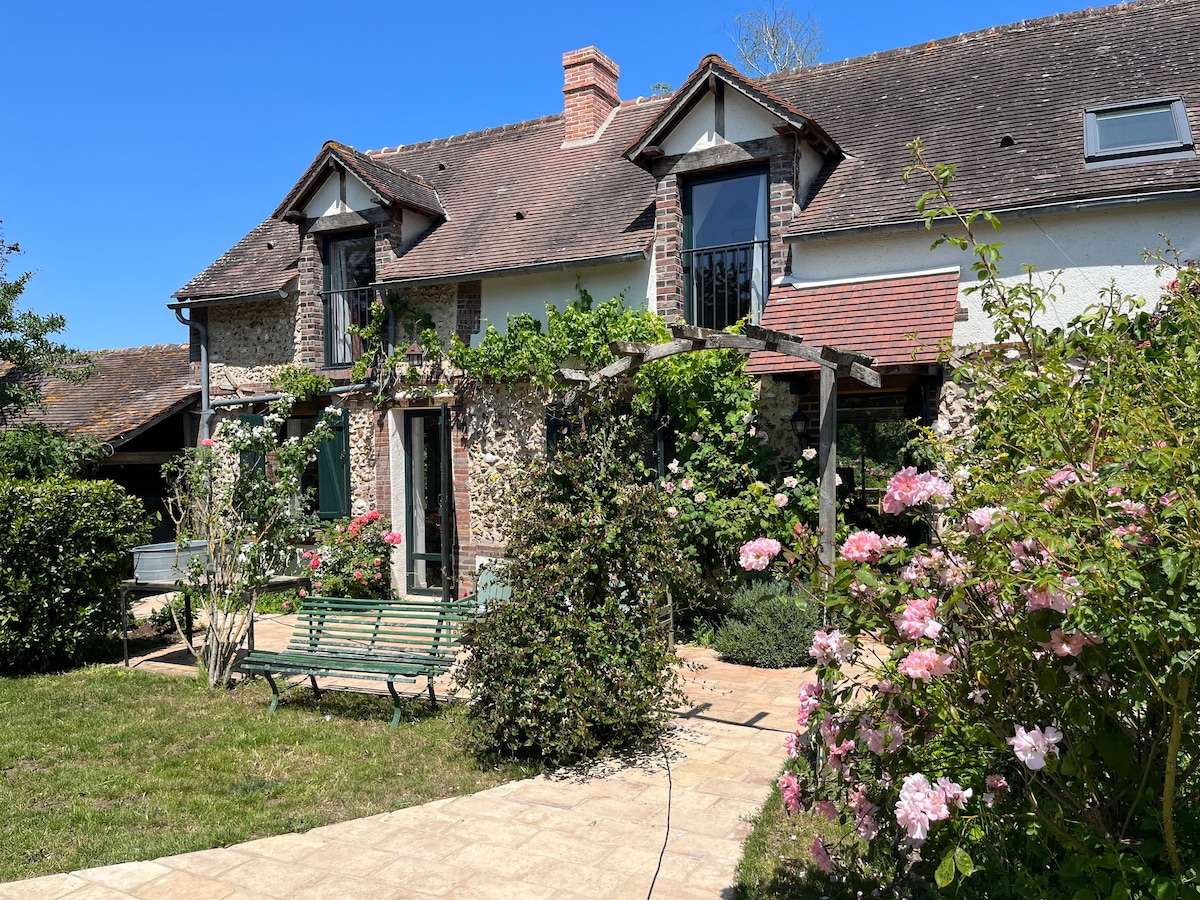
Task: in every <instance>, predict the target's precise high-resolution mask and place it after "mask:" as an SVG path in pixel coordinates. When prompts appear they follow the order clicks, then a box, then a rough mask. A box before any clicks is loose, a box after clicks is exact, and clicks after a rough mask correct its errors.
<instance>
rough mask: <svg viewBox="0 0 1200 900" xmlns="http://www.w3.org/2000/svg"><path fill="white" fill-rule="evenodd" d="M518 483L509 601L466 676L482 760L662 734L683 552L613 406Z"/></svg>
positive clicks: (475, 642)
mask: <svg viewBox="0 0 1200 900" xmlns="http://www.w3.org/2000/svg"><path fill="white" fill-rule="evenodd" d="M582 426H583V427H582V433H581V434H580V435H579V436H577V437H570V438H567V439H565V440H564V441H563V442H562V443H561V444H559V445H558V448H557V451H556V453H555V454H554V456H553V458H551V459H537V460H532V461H530V462H528V463H527V464H526V468H525V469H524V470H523V471H522V472H521V473H520V474H519V475H518V477H517V478H516V479H515V484H514V487H513V489H512V494H511V498H510V499H511V503H510V507H509V508H510V509H511V510H512V511H513V512H512V514H511V517H510V520H509V522H508V523H507V535H508V547H507V550H508V556H509V558H510V559H511V563H510V564H509V566H508V568H507V569H506V571H505V576H504V577H505V580H506V581H507V582H508V583H509V584H510V585H511V587H512V598H511V600H507V601H501V602H488V603H487V605H486V606H485V609H484V612H483V614H482V615H481V617H480V619H479V620H478V622H477V623H476V625H475V627H474V632H473V639H472V652H471V656H470V659H469V660H468V661H467V663H466V665H465V667H464V671H463V673H462V675H461V676H460V678H461V680H462V681H463V683H464V684H465V685H466V686H467V687H469V688H470V690H471V692H472V695H473V698H474V702H473V703H472V706H471V714H470V723H471V739H472V742H473V744H474V746H475V747H476V748H477V749H478V750H480V751H482V752H483V753H485V754H487V753H499V754H502V755H505V756H517V757H521V756H525V757H536V758H541V759H544V760H546V761H548V762H552V763H565V762H572V761H575V760H579V759H585V758H590V757H595V756H598V755H601V754H602V753H604V752H606V751H608V750H612V749H616V748H620V747H626V746H633V745H639V744H644V743H646V742H647V741H650V740H653V739H654V738H655V737H656V736H657V735H658V733H659V732H660V730H661V728H662V726H663V724H664V723H665V721H666V718H667V710H668V708H669V704H670V703H671V701H672V700H674V699H676V697H677V691H676V682H675V670H674V665H673V664H674V661H675V658H674V654H673V653H672V652H671V649H670V647H669V646H668V642H667V637H666V633H665V629H664V628H663V626H662V623H661V621H660V614H661V610H662V606H663V602H664V599H665V596H666V591H667V584H668V580H669V579H671V578H677V577H679V575H680V574H681V573H680V569H681V566H682V559H683V557H682V554H681V553H680V552H679V550H678V547H677V546H676V543H675V531H674V529H673V528H672V527H671V520H670V518H669V517H668V516H667V514H666V510H665V507H666V502H665V499H664V497H663V495H662V493H661V492H660V491H658V490H657V488H656V487H655V486H654V484H653V481H652V478H653V474H652V473H650V472H648V471H647V470H646V467H645V463H644V458H643V454H644V442H643V440H642V438H643V435H642V433H641V432H640V431H639V430H638V428H637V426H636V423H635V422H633V421H632V420H630V419H629V418H622V417H619V416H615V415H613V414H612V412H611V410H610V409H604V410H596V411H593V412H591V413H589V414H588V415H587V416H586V417H585V418H584V422H583V423H582Z"/></svg>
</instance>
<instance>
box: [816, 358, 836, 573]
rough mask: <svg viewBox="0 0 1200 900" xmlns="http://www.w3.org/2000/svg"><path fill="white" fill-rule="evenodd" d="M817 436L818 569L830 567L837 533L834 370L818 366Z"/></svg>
mask: <svg viewBox="0 0 1200 900" xmlns="http://www.w3.org/2000/svg"><path fill="white" fill-rule="evenodd" d="M820 404H821V406H820V437H819V443H818V446H817V471H818V472H819V473H820V481H819V485H820V487H819V494H818V520H817V521H818V526H819V528H820V545H819V546H820V553H819V556H820V559H821V567H822V568H823V569H824V570H825V572H826V573H828V572H830V571H831V570H832V568H833V553H834V546H835V543H836V537H837V535H836V532H837V370H836V369H830V368H827V367H825V366H822V367H821V393H820Z"/></svg>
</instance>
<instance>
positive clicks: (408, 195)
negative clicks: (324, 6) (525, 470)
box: [170, 0, 1200, 593]
mask: <svg viewBox="0 0 1200 900" xmlns="http://www.w3.org/2000/svg"><path fill="white" fill-rule="evenodd" d="M1197 38H1200V4H1198V3H1195V2H1187V0H1175V2H1172V0H1142V2H1138V3H1131V4H1122V5H1120V6H1112V7H1107V8H1102V9H1091V10H1085V11H1083V12H1078V13H1069V14H1065V15H1058V16H1053V17H1050V18H1045V19H1040V20H1036V21H1025V22H1018V23H1015V24H1012V25H1009V26H1005V27H1000V28H994V29H989V30H987V31H981V32H976V33H973V34H967V35H961V36H958V37H952V38H947V39H943V40H933V41H930V42H929V43H927V44H922V45H919V46H914V47H908V48H905V49H900V50H893V51H889V52H886V53H880V54H875V55H872V56H868V57H862V58H858V59H850V60H846V61H843V62H836V63H827V64H822V65H819V66H815V67H813V68H809V69H804V70H800V71H796V72H790V73H786V74H779V75H774V76H770V77H767V78H762V79H754V80H752V79H747V78H746V77H744V76H743V75H741V74H739V73H738V72H737V71H736V70H734V69H733V68H732V67H730V66H729V65H728V64H727V63H725V62H724V61H723V60H722V59H721V58H720V57H719V56H715V55H710V56H707V57H705V58H704V59H702V60H701V61H700V64H699V66H698V68H697V69H696V70H695V71H694V72H693V73H692V74H691V76H690V77H689V78H688V79H687V82H686V83H685V84H684V85H683V86H682V87H680V88H679V89H678V90H677V91H675V92H674V93H673V94H671V95H670V96H668V97H661V98H651V99H640V98H639V99H637V100H624V101H622V100H621V99H620V96H619V93H618V86H617V81H618V72H619V69H618V65H617V63H615V62H614V61H613V60H611V59H609V58H608V57H607V56H605V55H604V54H603V53H602V52H600V51H599V50H597V49H596V48H594V47H588V48H585V49H582V50H576V51H573V52H569V53H566V54H564V56H563V69H564V86H563V94H564V97H565V104H564V108H563V110H562V111H561V112H558V113H556V114H554V115H549V116H546V117H544V118H541V119H537V120H534V121H528V122H521V123H517V124H513V125H507V126H504V127H500V128H494V129H489V130H487V131H481V132H476V133H472V134H465V135H460V136H455V137H449V138H445V139H443V140H435V141H430V142H428V143H422V144H416V145H412V146H400V147H387V148H383V149H379V150H371V151H367V152H360V151H357V150H355V149H353V148H351V147H347V146H344V145H342V144H339V143H335V142H332V141H331V142H329V143H326V144H325V145H324V146H323V147H322V148H321V149H320V152H319V153H318V154H317V156H316V159H315V160H314V161H313V163H312V165H311V166H309V168H308V170H307V171H305V172H304V173H303V174H302V175H301V177H300V179H299V181H298V182H297V183H296V185H295V187H294V188H293V189H292V190H291V192H290V193H289V194H288V195H287V196H286V197H284V198H283V200H282V202H281V203H280V205H279V207H278V208H277V209H276V210H274V212H272V213H271V214H270V215H269V216H268V217H267V218H266V219H265V220H264V221H263V222H262V223H261V224H260V225H258V226H256V227H255V228H254V229H253V230H252V231H251V232H250V233H249V234H248V235H247V236H246V237H245V238H243V239H242V240H241V241H239V242H238V243H237V244H236V245H235V246H234V247H233V248H231V249H230V250H229V251H228V252H227V253H226V254H225V255H224V256H222V257H221V258H220V259H218V260H217V261H216V262H214V263H213V264H212V265H210V266H209V267H208V268H207V269H205V270H204V271H203V272H201V273H200V274H199V275H197V276H196V277H195V278H194V279H192V280H191V281H190V282H188V283H187V284H186V285H185V286H184V287H183V288H181V289H180V290H179V291H177V292H176V293H175V294H174V302H173V303H171V304H170V305H171V307H172V308H174V309H175V310H176V314H177V316H178V317H179V318H180V319H181V320H182V321H186V322H188V323H190V324H191V334H192V353H193V360H194V361H196V362H197V363H199V364H200V365H201V367H202V369H203V370H204V372H203V374H204V375H205V383H206V389H205V391H204V398H203V400H204V403H203V405H204V408H205V410H206V413H205V416H206V426H207V424H209V423H208V422H207V419H208V418H210V417H211V415H212V414H213V413H214V411H215V412H216V413H217V414H231V413H244V412H247V411H251V412H252V411H253V410H254V408H255V405H254V401H253V398H254V397H256V396H263V395H267V394H269V393H270V388H269V381H270V377H271V375H272V374H273V373H274V372H276V371H278V370H279V369H280V367H282V366H285V365H289V364H298V365H301V366H305V367H309V368H311V369H312V370H315V371H319V372H322V373H324V374H326V375H327V376H329V377H331V378H332V379H333V380H334V381H335V383H337V384H339V385H342V386H344V387H342V388H335V396H334V398H333V399H334V400H335V401H336V403H337V404H338V405H339V406H343V407H344V408H345V419H344V427H343V429H342V430H341V431H340V432H339V436H338V438H337V439H336V440H335V441H332V442H329V443H328V444H327V445H326V450H327V451H328V452H323V453H322V457H321V459H320V461H319V465H318V466H317V469H316V471H314V473H313V476H312V477H313V481H315V482H316V486H317V489H318V493H319V496H320V511H321V513H322V515H325V516H330V517H332V516H336V515H339V514H346V513H349V512H360V511H363V510H365V509H370V508H375V509H379V510H381V511H383V512H385V513H390V515H391V516H392V519H393V521H394V522H395V523H396V525H397V527H403V530H404V539H405V540H404V550H405V554H406V559H404V560H403V561H402V562H401V563H399V564H398V565H397V572H396V574H397V576H398V578H399V579H400V580H399V584H400V586H401V587H402V588H403V589H405V590H407V591H408V592H415V593H420V592H423V591H427V592H433V591H437V590H440V588H441V585H442V584H443V582H444V581H445V580H446V579H457V580H459V581H460V582H461V583H462V584H463V585H464V586H465V585H467V584H469V583H470V580H471V577H472V573H473V572H474V571H475V568H476V565H477V563H478V561H479V560H480V559H483V558H487V557H491V556H495V555H497V554H498V553H499V552H500V547H499V543H500V538H499V535H498V534H497V533H496V530H495V516H494V512H495V509H496V506H497V504H498V503H499V502H500V498H501V495H502V491H503V485H504V481H505V472H506V470H507V468H508V467H509V466H510V465H511V464H512V461H513V460H514V459H516V458H518V457H519V456H520V455H522V454H527V453H537V452H542V450H543V449H544V447H545V440H546V434H545V424H544V423H545V416H546V401H547V400H548V399H549V398H548V397H547V396H546V395H545V394H544V393H540V392H538V391H534V390H532V389H530V390H520V389H510V388H494V389H485V390H482V391H481V390H475V391H472V392H467V391H462V390H459V384H458V382H457V381H456V379H455V378H454V373H453V372H448V371H446V370H445V369H444V368H443V364H442V363H441V362H440V360H429V359H427V358H425V357H423V356H421V355H420V353H419V351H420V350H421V347H420V346H419V345H414V346H411V347H409V348H408V349H409V351H410V353H409V354H407V355H406V356H405V359H406V362H405V363H404V364H401V365H400V366H399V368H400V369H401V370H403V372H402V373H401V374H402V375H405V376H406V377H401V378H399V379H398V380H397V382H396V384H397V385H398V387H396V388H394V389H392V390H390V391H389V392H388V394H387V396H385V397H384V398H383V400H382V402H381V403H380V402H377V400H376V397H375V396H374V394H373V393H372V391H371V390H369V389H361V388H356V387H355V386H354V385H353V384H351V365H352V363H353V362H354V360H355V358H356V356H357V355H358V354H360V353H361V352H362V343H361V340H360V338H359V337H358V336H356V334H355V333H354V331H353V329H352V328H351V326H354V325H363V324H366V322H367V317H368V316H369V310H370V306H371V302H372V301H373V300H374V299H375V298H376V297H378V296H387V297H389V298H391V299H393V300H399V301H400V302H401V303H402V304H404V305H405V307H406V308H409V309H415V310H420V311H423V312H426V313H428V314H429V316H430V317H431V318H432V321H433V323H434V324H435V326H436V328H437V331H438V334H439V337H440V339H441V340H442V342H443V343H444V344H448V342H449V338H450V336H451V334H456V335H458V337H459V338H460V339H461V340H462V341H464V342H466V343H470V342H471V341H478V340H479V339H480V336H481V335H482V334H483V330H484V327H485V325H486V323H492V324H494V325H495V326H496V327H497V328H499V329H501V330H503V328H504V327H505V323H506V320H507V317H508V316H509V315H512V314H516V313H521V312H527V313H530V314H532V315H534V316H535V317H536V318H541V319H544V309H545V305H546V304H547V303H550V304H556V305H558V306H560V307H561V306H562V305H564V304H565V302H566V301H568V300H569V299H572V298H574V297H576V296H577V295H578V289H579V288H581V287H582V288H584V289H586V290H587V291H588V292H589V293H590V294H591V295H592V296H593V297H595V298H596V299H598V300H600V299H606V298H608V297H611V296H614V295H617V294H623V296H624V297H625V300H626V302H627V303H628V304H629V305H640V304H643V303H644V304H647V306H648V308H650V309H652V310H655V311H657V312H658V313H659V314H660V315H662V316H664V317H666V318H667V319H668V320H683V321H685V322H687V323H691V324H694V325H700V326H705V327H710V328H723V327H725V326H728V325H730V324H732V323H733V322H736V321H737V320H739V319H742V318H743V317H747V316H748V317H750V319H751V320H752V321H754V322H758V323H761V324H763V325H765V326H767V327H770V328H774V329H777V330H781V331H787V332H791V333H793V334H798V335H801V336H802V337H803V338H804V340H805V342H806V343H809V344H811V345H814V346H818V347H819V346H822V345H832V346H837V347H839V348H843V349H847V350H853V351H858V352H861V353H865V354H868V355H870V356H872V357H874V358H875V360H876V364H875V365H876V368H877V369H878V370H879V371H880V372H881V373H882V376H883V379H882V380H883V385H882V387H881V388H879V389H867V388H865V387H864V386H863V385H860V384H857V383H856V382H853V381H851V380H850V379H846V380H845V381H844V382H839V386H838V390H839V397H840V399H839V405H840V406H841V408H842V409H843V410H844V411H845V412H844V413H841V414H840V417H850V418H853V417H854V416H855V415H859V416H866V417H869V416H872V415H874V416H884V417H886V416H888V415H896V416H900V415H904V416H911V415H920V416H924V417H925V419H926V420H929V419H930V418H931V417H933V416H935V415H937V410H938V407H939V403H940V402H942V394H943V369H942V366H941V365H940V364H939V362H938V359H939V357H938V352H937V351H938V345H939V344H940V343H942V342H945V341H953V342H955V343H958V344H963V343H971V342H978V341H987V340H988V339H989V338H990V336H991V331H990V328H989V323H988V321H987V319H986V317H985V316H984V315H983V313H982V311H981V309H980V308H979V307H978V306H977V305H976V303H975V301H974V299H973V297H972V296H971V295H968V294H964V292H963V289H964V288H965V287H967V286H968V285H969V284H970V283H971V282H972V281H973V277H974V276H973V273H972V272H971V271H970V269H969V263H970V260H969V259H968V258H966V257H965V256H964V255H963V254H962V253H960V252H959V251H956V250H953V249H947V248H942V249H939V250H938V251H937V252H933V253H931V252H930V250H929V245H930V242H931V235H930V233H929V232H928V231H926V229H925V227H924V224H923V223H922V222H921V221H920V219H919V217H918V215H917V212H916V207H915V203H916V200H917V198H918V197H919V196H920V194H921V193H922V192H923V191H924V190H926V188H927V186H928V185H926V184H917V183H914V184H909V185H906V184H904V183H903V181H902V179H901V173H902V172H903V170H904V168H905V166H906V165H907V164H908V163H909V161H910V157H909V151H908V150H907V149H906V145H907V144H908V142H910V141H911V140H913V139H914V138H921V139H922V141H923V142H924V145H925V146H926V147H927V154H928V157H929V159H930V160H931V161H939V162H947V163H953V164H955V165H956V166H957V178H956V180H955V182H954V185H953V190H954V194H955V197H956V200H957V202H958V204H959V205H960V207H961V208H963V209H964V210H969V209H975V208H986V209H988V210H990V211H992V212H993V213H995V214H996V215H997V216H998V217H999V218H1000V220H1001V221H1002V222H1003V231H1002V234H1001V235H1000V239H1001V240H1003V241H1005V243H1006V245H1007V248H1006V251H1005V266H1006V270H1005V271H1006V274H1009V273H1011V274H1012V276H1013V277H1019V276H1020V272H1021V265H1022V264H1031V265H1035V266H1037V267H1038V269H1039V270H1042V271H1043V272H1052V271H1057V272H1060V275H1059V277H1058V283H1059V285H1060V287H1061V292H1060V298H1059V302H1058V305H1057V306H1056V307H1055V308H1053V309H1050V310H1048V312H1047V316H1048V317H1049V318H1050V321H1057V322H1063V323H1065V322H1066V321H1068V320H1069V319H1070V318H1071V316H1073V315H1074V314H1076V313H1077V312H1079V311H1081V310H1082V309H1083V308H1084V307H1085V306H1086V305H1087V304H1089V303H1092V302H1095V301H1096V300H1097V299H1098V295H1099V292H1100V290H1101V289H1102V288H1105V287H1106V286H1108V285H1109V284H1110V282H1112V281H1115V282H1116V283H1117V284H1118V286H1119V287H1120V288H1121V289H1123V290H1125V291H1128V292H1133V293H1140V294H1144V295H1145V296H1147V297H1154V296H1157V293H1158V290H1159V281H1158V280H1157V279H1156V275H1155V271H1154V266H1153V264H1152V263H1147V262H1145V260H1144V259H1143V251H1144V250H1147V249H1154V248H1157V247H1159V246H1161V239H1160V237H1159V233H1160V232H1162V233H1165V234H1167V235H1169V236H1170V238H1171V240H1172V241H1173V242H1174V245H1175V246H1176V247H1177V248H1179V249H1180V250H1181V251H1182V252H1183V254H1184V256H1185V257H1186V256H1196V255H1200V254H1198V253H1197V249H1198V248H1200V205H1198V201H1200V158H1198V157H1197V154H1196V148H1195V143H1194V138H1193V135H1194V134H1195V133H1196V131H1197V130H1198V129H1200V50H1197V46H1198V45H1200V40H1197ZM404 340H407V338H404ZM401 349H403V348H401ZM814 368H815V367H814V366H812V364H810V363H807V362H805V361H802V360H797V359H794V358H791V357H784V356H781V355H778V354H774V353H767V352H755V353H753V354H752V356H751V359H750V361H749V369H750V371H752V372H753V373H755V374H756V375H757V376H759V377H760V378H761V398H762V408H763V411H764V412H763V416H762V420H761V421H760V422H759V423H758V427H759V428H760V430H766V431H767V433H768V435H769V439H770V440H771V441H772V442H773V443H775V444H776V445H777V446H778V447H779V448H780V449H781V450H783V451H784V452H785V453H789V452H790V453H792V454H794V453H796V452H797V445H796V438H795V437H794V436H793V429H792V427H791V423H792V420H793V417H794V416H795V414H796V412H797V410H798V409H800V410H805V409H809V410H811V409H814V408H815V406H814V404H815V397H814V394H815V392H816V386H815V381H816V380H815V379H813V378H812V377H811V375H812V372H813V370H814ZM410 369H411V372H410V371H409V370H410ZM373 374H374V376H375V377H377V376H378V374H379V373H378V372H376V373H373ZM328 402H330V398H322V399H321V400H320V401H319V402H318V403H317V404H316V405H314V406H313V407H312V408H299V409H298V410H297V411H296V414H295V417H294V418H293V420H292V421H290V422H289V423H288V428H289V430H291V431H293V433H300V432H302V431H303V430H304V429H305V428H309V427H311V425H312V422H313V417H314V416H315V415H316V412H317V409H318V408H319V407H320V406H324V405H326V404H327V403H328ZM443 404H445V406H446V408H447V409H448V410H449V415H448V416H447V417H446V420H443V417H442V414H441V410H442V408H443Z"/></svg>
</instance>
